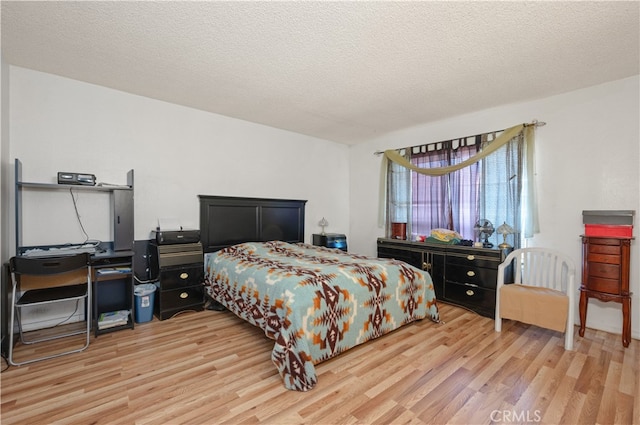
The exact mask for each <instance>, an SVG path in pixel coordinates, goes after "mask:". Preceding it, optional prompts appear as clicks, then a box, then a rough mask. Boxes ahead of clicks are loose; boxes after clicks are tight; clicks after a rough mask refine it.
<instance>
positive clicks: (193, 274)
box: [150, 242, 204, 320]
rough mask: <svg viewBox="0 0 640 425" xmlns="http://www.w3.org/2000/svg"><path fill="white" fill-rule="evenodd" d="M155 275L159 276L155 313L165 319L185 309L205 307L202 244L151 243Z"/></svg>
mask: <svg viewBox="0 0 640 425" xmlns="http://www.w3.org/2000/svg"><path fill="white" fill-rule="evenodd" d="M150 249H151V254H150V264H151V272H152V275H153V276H155V278H156V279H157V282H156V288H157V290H156V294H155V305H154V314H155V315H156V317H157V318H158V319H160V320H165V319H168V318H170V317H173V316H175V315H176V314H178V313H181V312H183V311H202V310H203V309H204V286H203V282H204V255H203V253H202V245H201V244H200V243H199V242H198V243H184V244H171V245H158V244H155V243H151V244H150Z"/></svg>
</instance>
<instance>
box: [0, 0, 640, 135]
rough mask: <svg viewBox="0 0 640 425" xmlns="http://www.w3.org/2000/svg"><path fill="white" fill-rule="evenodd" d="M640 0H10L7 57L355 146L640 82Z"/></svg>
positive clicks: (5, 8)
mask: <svg viewBox="0 0 640 425" xmlns="http://www.w3.org/2000/svg"><path fill="white" fill-rule="evenodd" d="M639 5H640V2H638V1H633V2H610V1H603V2H582V1H570V2H561V1H556V2H538V1H535V2H525V1H516V2H485V1H472V2H462V1H447V2H436V1H424V2H384V1H379V2H367V1H361V2H322V1H314V2H306V1H300V2H251V1H249V2H233V1H232V2H218V1H208V2H207V1H205V2H156V1H141V2H119V1H109V2H82V1H78V2H48V1H45V2H26V1H18V2H11V1H2V54H3V56H4V58H5V61H6V62H8V63H10V64H13V65H17V66H21V67H25V68H31V69H35V70H39V71H44V72H48V73H51V74H56V75H61V76H64V77H69V78H73V79H76V80H81V81H86V82H89V83H94V84H98V85H101V86H106V87H111V88H114V89H118V90H122V91H125V92H130V93H134V94H138V95H142V96H147V97H151V98H155V99H160V100H164V101H168V102H172V103H176V104H180V105H185V106H189V107H193V108H197V109H201V110H205V111H210V112H214V113H217V114H222V115H226V116H229V117H235V118H239V119H243V120H247V121H252V122H256V123H261V124H266V125H269V126H272V127H277V128H282V129H286V130H290V131H294V132H298V133H302V134H307V135H310V136H315V137H320V138H323V139H328V140H333V141H336V142H340V143H345V144H355V143H360V142H362V141H365V140H368V139H370V138H372V137H375V136H378V135H381V134H384V133H387V132H390V131H394V130H398V129H401V128H405V127H410V126H414V125H419V124H422V123H427V122H431V121H435V120H440V119H443V118H447V117H451V116H456V115H460V114H463V113H468V112H473V111H477V110H482V109H486V108H489V107H493V106H497V105H504V104H509V103H514V102H521V101H525V100H530V99H536V98H542V97H547V96H550V95H554V94H557V93H562V92H567V91H571V90H575V89H579V88H582V87H587V86H591V85H595V84H599V83H602V82H606V81H612V80H616V79H620V78H625V77H629V76H632V75H637V74H639V73H640V71H639V67H640V57H639V52H640V48H639V40H640V34H639V27H640V12H639Z"/></svg>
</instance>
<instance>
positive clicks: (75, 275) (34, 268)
mask: <svg viewBox="0 0 640 425" xmlns="http://www.w3.org/2000/svg"><path fill="white" fill-rule="evenodd" d="M9 267H10V271H11V276H12V284H13V291H12V295H11V319H10V322H9V364H11V365H14V366H20V365H23V364H27V363H33V362H36V361H40V360H45V359H51V358H54V357H59V356H62V355H65V354H71V353H77V352H79V351H82V350H84V349H86V348H87V347H88V346H89V336H90V332H91V260H90V255H89V254H88V253H81V254H74V255H68V256H60V257H40V258H34V257H23V256H19V257H13V258H11V260H10V262H9ZM74 300H75V301H76V307H77V306H78V304H79V303H80V300H84V306H85V307H84V308H85V310H84V321H85V322H86V325H85V326H83V327H82V328H79V327H77V326H76V327H75V328H74V329H65V330H64V331H62V332H60V328H58V329H54V328H56V326H53V327H51V328H47V329H46V330H37V331H24V330H23V328H22V320H21V309H22V308H24V307H33V306H38V305H46V304H52V303H61V302H64V301H74ZM16 324H17V327H18V333H19V339H20V341H21V342H22V343H23V344H35V343H39V342H44V341H51V340H54V339H59V338H64V337H69V336H73V335H79V334H85V333H86V341H85V343H84V346H82V347H81V348H75V349H68V350H66V351H62V352H58V353H55V354H48V355H45V356H41V357H37V358H31V359H28V360H24V361H16V359H14V333H15V325H16ZM34 334H36V336H35V337H33V338H32V339H29V338H28V337H32V336H33V335H34Z"/></svg>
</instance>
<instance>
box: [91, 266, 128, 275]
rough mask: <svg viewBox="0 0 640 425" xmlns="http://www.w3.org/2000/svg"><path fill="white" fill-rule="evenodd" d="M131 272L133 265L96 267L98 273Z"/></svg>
mask: <svg viewBox="0 0 640 425" xmlns="http://www.w3.org/2000/svg"><path fill="white" fill-rule="evenodd" d="M118 273H131V267H101V268H99V269H96V274H97V275H106V274H118Z"/></svg>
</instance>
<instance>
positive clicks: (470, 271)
mask: <svg viewBox="0 0 640 425" xmlns="http://www.w3.org/2000/svg"><path fill="white" fill-rule="evenodd" d="M475 275H476V272H474V271H473V270H469V271H468V272H467V276H469V277H473V276H475Z"/></svg>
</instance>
